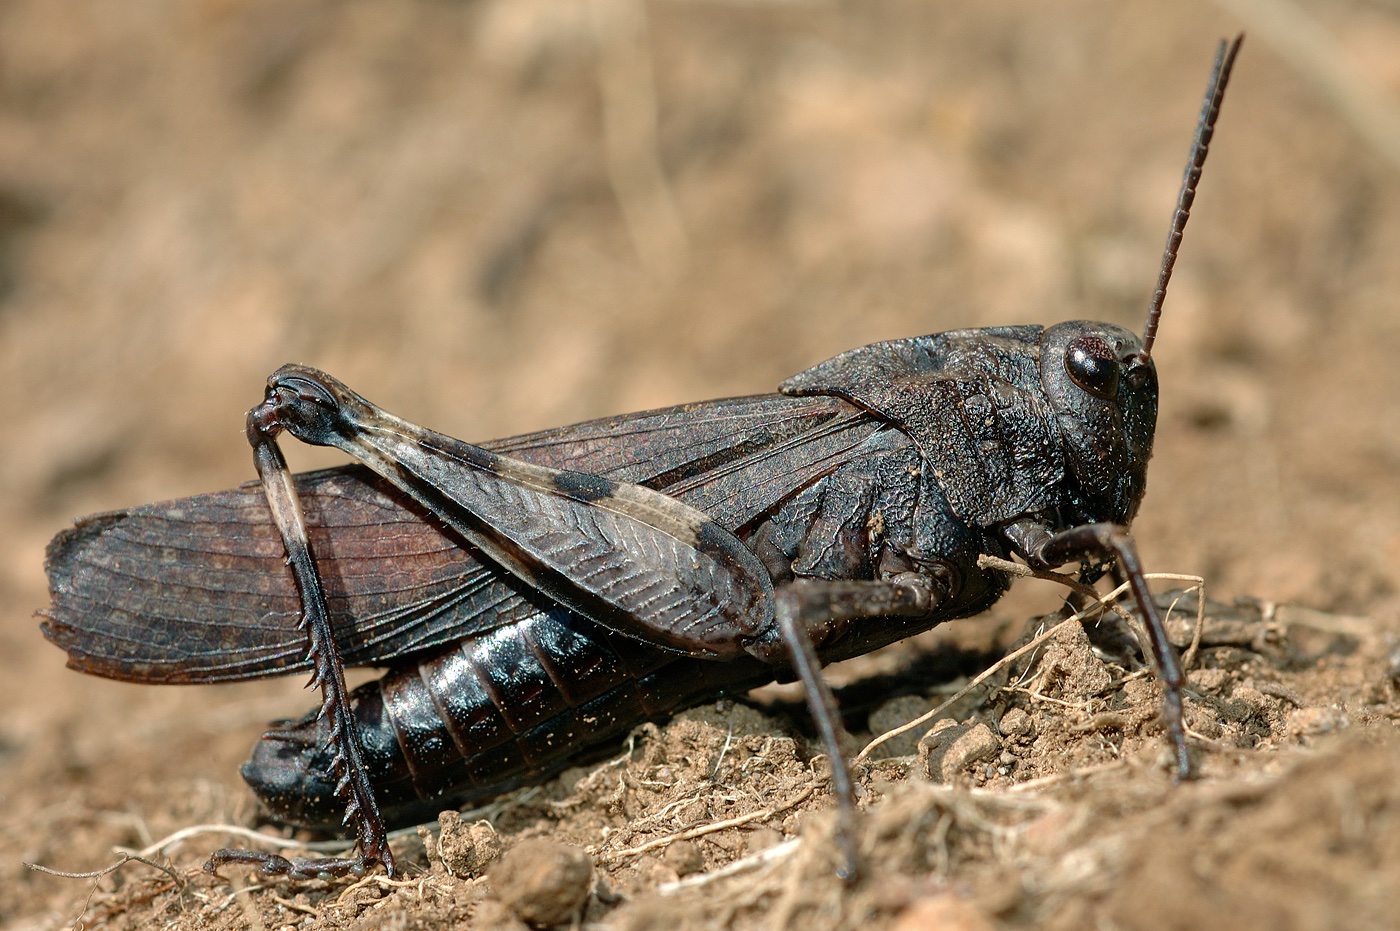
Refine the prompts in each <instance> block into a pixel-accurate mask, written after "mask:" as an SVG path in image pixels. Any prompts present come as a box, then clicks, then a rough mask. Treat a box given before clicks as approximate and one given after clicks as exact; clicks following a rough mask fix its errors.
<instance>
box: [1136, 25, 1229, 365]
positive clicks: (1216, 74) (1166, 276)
mask: <svg viewBox="0 0 1400 931" xmlns="http://www.w3.org/2000/svg"><path fill="white" fill-rule="evenodd" d="M1243 42H1244V33H1240V34H1239V35H1237V36H1235V41H1233V42H1231V43H1230V44H1229V46H1228V47H1227V46H1226V44H1225V40H1224V39H1221V40H1220V50H1219V51H1217V52H1216V53H1215V69H1214V70H1213V71H1212V72H1211V75H1210V85H1209V86H1208V87H1207V88H1206V99H1205V103H1203V104H1202V105H1201V118H1200V119H1199V120H1198V121H1197V122H1196V138H1195V140H1194V141H1193V142H1192V143H1191V154H1190V155H1189V156H1188V157H1187V159H1186V175H1185V176H1184V177H1183V178H1182V179H1181V195H1180V196H1179V197H1178V198H1177V201H1176V213H1175V214H1174V215H1173V216H1172V228H1171V232H1170V233H1168V234H1167V248H1166V251H1164V252H1163V253H1162V270H1161V271H1160V272H1159V273H1158V274H1157V290H1156V292H1155V293H1154V294H1153V295H1152V305H1151V306H1150V307H1149V308H1148V310H1147V323H1146V324H1145V325H1144V326H1143V328H1142V352H1141V353H1139V354H1138V358H1139V359H1141V360H1142V361H1143V362H1146V361H1147V360H1148V358H1149V357H1151V355H1152V343H1153V341H1155V340H1156V339H1157V322H1158V321H1159V320H1160V319H1161V318H1162V301H1163V300H1164V299H1165V298H1166V296H1167V282H1168V281H1171V278H1172V269H1173V268H1174V267H1175V266H1176V253H1177V250H1178V249H1180V248H1181V234H1182V231H1183V230H1185V229H1186V221H1187V220H1189V219H1190V218H1191V204H1192V203H1193V202H1194V201H1195V200H1196V185H1197V184H1198V183H1199V182H1200V180H1201V167H1202V166H1203V165H1205V163H1206V155H1207V153H1209V152H1210V138H1211V136H1213V135H1214V134H1215V121H1216V119H1217V118H1218V117H1219V116H1220V101H1222V100H1223V99H1224V98H1225V85H1227V84H1229V83H1230V71H1231V69H1233V68H1234V67H1235V56H1236V55H1238V54H1239V52H1240V45H1241V44H1242V43H1243Z"/></svg>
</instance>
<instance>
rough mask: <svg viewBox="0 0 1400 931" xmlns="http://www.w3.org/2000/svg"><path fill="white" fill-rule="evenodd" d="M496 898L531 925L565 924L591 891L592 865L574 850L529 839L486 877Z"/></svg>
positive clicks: (508, 854) (497, 864) (544, 841)
mask: <svg viewBox="0 0 1400 931" xmlns="http://www.w3.org/2000/svg"><path fill="white" fill-rule="evenodd" d="M487 880H488V882H489V883H490V884H491V890H492V891H493V892H494V893H495V894H496V897H497V898H498V899H500V900H501V902H502V903H504V904H505V906H506V907H507V908H509V909H510V910H511V911H512V912H514V913H515V914H517V915H519V916H520V917H521V918H522V919H524V920H525V921H527V922H529V923H530V924H532V925H536V926H539V927H551V926H553V925H559V924H564V923H565V922H567V921H569V920H571V919H572V918H573V917H574V916H575V915H577V914H578V911H579V909H580V908H581V907H582V906H583V903H584V902H585V901H587V899H588V893H589V891H590V890H591V889H592V887H593V862H592V861H591V860H589V858H588V854H586V853H584V852H583V851H582V850H580V849H578V848H577V847H572V846H570V845H568V844H561V843H559V842H558V841H553V840H548V839H546V838H539V837H537V838H531V839H529V840H524V841H521V842H520V843H519V844H517V845H515V846H514V847H512V848H511V849H510V850H508V851H506V853H505V856H503V857H501V859H500V860H499V861H497V862H496V864H495V865H493V866H492V867H491V870H490V873H489V874H488V877H487Z"/></svg>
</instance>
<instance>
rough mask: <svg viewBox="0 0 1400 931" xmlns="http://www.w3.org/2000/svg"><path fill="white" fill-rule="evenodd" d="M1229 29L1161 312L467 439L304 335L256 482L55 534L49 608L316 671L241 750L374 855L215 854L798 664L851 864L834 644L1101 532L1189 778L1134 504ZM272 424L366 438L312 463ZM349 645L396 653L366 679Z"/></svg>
mask: <svg viewBox="0 0 1400 931" xmlns="http://www.w3.org/2000/svg"><path fill="white" fill-rule="evenodd" d="M1239 45H1240V39H1238V38H1237V39H1236V40H1235V42H1234V43H1233V44H1232V45H1230V47H1229V48H1228V49H1227V48H1226V47H1225V45H1224V43H1222V45H1221V50H1220V54H1219V55H1218V57H1217V60H1216V65H1215V71H1214V74H1213V76H1212V79H1211V83H1210V87H1209V89H1208V91H1207V94H1206V100H1205V105H1204V108H1203V111H1202V114H1201V120H1200V123H1199V125H1198V127H1197V132H1196V139H1195V143H1194V145H1193V147H1192V150H1191V156H1190V160H1189V162H1188V166H1187V171H1186V177H1185V180H1184V182H1183V185H1182V191H1181V197H1180V201H1179V203H1178V208H1177V212H1176V216H1175V217H1174V219H1173V223H1172V227H1171V233H1170V235H1169V237H1168V243H1167V250H1166V255H1165V258H1164V261H1163V267H1162V272H1161V276H1160V278H1159V282H1158V288H1157V291H1156V295H1155V297H1154V300H1153V302H1152V307H1151V310H1150V312H1149V315H1148V320H1147V325H1146V327H1145V329H1144V333H1143V335H1142V337H1141V339H1139V338H1138V337H1137V336H1135V335H1134V334H1132V333H1130V332H1128V331H1127V330H1124V329H1122V328H1120V327H1117V326H1114V325H1111V324H1106V323H1090V322H1083V321H1075V322H1069V323H1062V324H1058V325H1056V326H1052V327H1048V328H1042V327H1039V326H1013V327H997V328H992V329H978V330H955V331H951V332H947V333H940V334H936V335H932V336H924V337H916V338H912V339H904V340H896V341H892V342H886V343H877V344H874V345H871V346H865V347H863V348H860V349H855V350H852V351H850V352H847V353H844V354H842V355H840V356H837V357H836V358H834V359H831V360H829V361H827V362H824V363H822V364H820V365H818V366H816V367H814V368H811V369H809V370H807V371H806V372H803V373H802V374H800V375H797V376H795V377H794V378H791V379H789V380H788V381H787V382H785V383H784V384H783V385H782V386H781V388H780V389H779V390H780V393H778V394H772V395H762V396H757V397H747V398H731V399H727V400H720V401H712V402H706V403H701V404H692V405H685V406H682V407H676V408H671V409H667V410H661V411H652V412H648V413H640V414H629V415H624V416H620V417H612V418H608V419H604V420H597V421H592V422H589V423H583V424H577V425H574V426H570V427H563V428H560V429H556V430H549V431H544V432H541V433H535V434H530V435H528V436H521V437H516V438H513V439H507V440H499V441H494V442H490V443H486V444H482V445H479V446H476V445H470V444H467V443H464V442H462V441H460V440H455V439H453V438H451V437H447V436H444V435H442V434H437V433H433V432H431V431H429V430H426V429H424V428H422V427H418V426H415V425H414V424H411V423H408V422H406V421H403V420H400V419H399V418H396V417H394V416H392V415H390V414H387V413H385V412H384V411H382V410H380V409H378V408H376V407H374V406H373V405H371V404H370V403H369V402H367V401H365V400H364V399H363V398H361V397H360V396H358V395H357V394H355V393H354V392H352V391H350V390H349V389H348V388H346V387H345V386H344V385H342V384H340V383H339V382H338V381H336V380H335V379H333V378H331V377H329V376H327V375H324V374H322V373H320V372H317V371H315V370H313V369H309V368H305V367H301V366H286V367H284V368H282V369H280V370H278V371H277V372H276V373H274V374H273V375H272V377H271V378H270V379H269V382H268V388H267V394H266V398H265V400H264V401H263V402H262V404H260V405H258V406H257V407H256V408H254V409H253V410H252V411H251V412H250V413H249V417H248V434H249V439H250V441H251V442H252V444H253V447H254V451H255V460H256V462H257V466H258V471H259V474H260V476H261V478H262V483H261V486H260V487H259V486H248V487H244V488H239V489H234V490H231V491H224V492H219V493H215V494H211V495H204V496H200V497H195V498H188V499H184V500H180V501H173V502H167V503H163V504H154V505H148V506H146V507H141V508H136V509H133V510H129V511H119V512H114V513H109V514H100V515H96V516H93V517H88V518H85V519H83V520H81V521H79V522H78V523H77V524H76V526H75V527H73V528H72V529H70V530H67V531H65V532H63V533H60V534H59V535H58V536H57V537H56V538H55V539H54V541H53V543H52V544H51V545H50V547H49V552H48V572H49V577H50V585H51V594H52V601H53V605H52V607H51V608H50V609H49V610H48V611H46V612H44V617H45V620H44V622H43V624H42V627H43V632H44V634H45V636H47V637H48V638H49V639H50V640H51V641H53V642H54V643H55V644H57V645H58V646H60V647H62V648H63V649H65V650H66V651H67V652H68V654H69V665H70V666H72V667H73V668H75V669H78V670H81V671H83V672H89V673H94V674H97V675H103V676H109V677H112V678H117V679H126V680H133V681H140V682H170V683H190V682H216V681H223V680H230V679H243V678H255V677H259V676H269V675H280V674H284V673H289V672H294V671H298V670H303V669H311V670H313V676H314V681H315V682H316V683H317V684H318V685H319V686H320V688H321V690H322V705H321V707H320V708H319V709H317V710H316V711H313V712H312V713H311V714H309V715H307V717H305V718H303V719H302V720H300V721H296V722H291V723H287V722H283V723H282V726H279V727H277V728H276V729H274V730H272V731H271V732H269V733H268V734H266V735H264V737H263V739H262V740H261V741H260V743H259V744H258V746H257V747H256V749H255V750H254V752H253V757H252V759H251V760H250V761H249V762H248V763H247V764H246V765H245V766H244V768H243V775H244V778H245V779H247V781H248V782H249V783H250V784H251V785H252V787H253V789H254V790H255V792H256V793H257V794H258V796H259V797H260V798H261V799H262V801H263V802H264V803H265V805H266V807H267V808H268V810H269V811H270V812H271V813H272V814H273V815H274V816H276V817H277V818H279V819H282V820H284V821H288V822H292V823H297V824H303V825H310V826H333V825H335V824H336V823H337V822H343V824H344V825H346V826H348V827H350V828H351V829H352V830H353V831H354V832H355V835H356V838H357V841H358V856H356V857H353V858H348V859H336V860H295V861H289V860H285V859H283V858H280V857H273V856H268V855H262V854H252V853H248V852H245V851H221V852H220V853H219V854H216V856H215V861H214V862H227V861H242V862H254V863H257V864H259V865H261V866H262V867H263V868H264V869H266V870H267V871H269V872H282V873H290V874H293V875H314V874H317V873H322V872H345V871H349V870H352V869H361V868H363V867H364V866H365V865H367V864H368V863H372V862H375V861H379V862H382V863H384V865H385V866H386V867H387V868H388V870H389V871H390V872H391V873H392V872H393V870H394V864H393V859H392V856H391V853H390V850H389V847H388V845H387V843H386V842H385V831H386V828H387V826H391V825H397V824H404V823H414V822H416V821H419V820H423V819H425V818H429V817H431V816H432V815H433V814H435V813H436V812H438V811H439V810H441V809H442V808H443V807H446V806H447V805H449V804H457V803H460V802H464V801H467V800H471V799H475V798H480V797H485V796H490V795H495V794H498V793H500V792H502V791H504V790H506V789H508V788H511V787H513V786H515V785H517V784H520V783H521V782H524V781H527V780H536V779H540V778H542V777H544V776H546V775H549V774H551V773H554V772H557V771H559V770H560V769H562V768H563V767H565V766H566V765H569V764H571V763H572V762H574V761H576V760H577V759H578V758H579V756H580V755H581V754H587V753H589V752H597V749H598V748H599V747H601V746H607V745H611V744H615V742H616V741H617V739H618V738H619V737H620V735H622V734H624V733H626V732H627V731H628V730H629V729H631V728H632V727H634V726H635V725H636V724H637V723H640V722H642V721H644V720H648V719H653V718H657V717H662V716H665V715H668V714H671V713H673V712H675V711H677V710H680V709H682V708H684V707H686V706H688V705H691V704H695V703H699V702H702V701H704V700H707V699H709V698H712V697H714V696H715V695H717V694H720V693H722V692H725V691H730V692H732V691H740V690H744V689H747V688H750V687H752V686H755V685H758V684H761V683H763V682H766V681H769V680H771V679H773V678H774V677H775V676H781V675H785V674H788V673H789V672H795V673H796V675H797V677H798V678H800V679H801V681H802V682H803V684H804V686H805V688H806V692H807V695H808V703H809V705H810V707H811V709H812V712H813V717H814V719H815V721H816V723H817V725H818V730H819V732H820V734H821V736H822V739H823V742H824V745H825V748H826V750H827V752H828V753H830V755H831V757H832V760H833V764H834V765H833V782H834V788H835V791H836V793H837V796H838V799H839V800H840V801H841V804H842V810H843V825H844V828H843V831H842V833H841V835H840V836H841V839H842V843H843V845H844V847H845V851H844V852H845V857H846V867H845V869H846V871H847V872H848V873H853V872H854V869H855V862H854V852H853V844H852V841H851V838H852V836H853V834H852V828H851V824H852V819H853V801H852V793H851V788H850V784H849V779H848V776H847V773H846V768H845V766H844V765H843V763H842V760H841V757H840V754H839V747H838V745H837V742H836V734H835V727H836V725H835V711H834V705H833V701H832V698H831V694H830V691H829V689H828V688H827V687H826V686H825V684H824V683H823V681H822V679H821V676H820V674H819V667H820V664H822V663H826V662H830V661H833V660H837V659H841V658H845V657H849V656H854V655H857V654H860V653H864V652H867V651H869V650H873V649H875V648H877V647H879V646H882V645H885V644H888V643H892V642H894V641H896V640H899V639H902V638H904V637H907V636H910V635H912V634H914V633H917V632H919V631H922V630H926V629H928V628H929V627H932V626H934V625H935V624H938V623H940V622H942V621H945V620H949V619H952V618H959V617H966V616H969V615H973V614H977V613H979V612H981V611H983V610H985V609H986V608H987V607H989V606H990V605H991V604H992V603H993V602H995V601H996V600H997V599H998V598H999V597H1000V596H1001V595H1002V593H1003V592H1005V590H1006V589H1007V587H1008V585H1009V584H1010V579H1009V578H1008V577H1007V576H1006V575H1005V574H1004V573H1002V572H999V571H996V570H992V569H984V568H979V566H978V556H979V555H981V554H992V555H996V556H1002V557H1006V556H1010V555H1012V554H1015V555H1018V556H1020V557H1022V558H1024V559H1025V560H1026V561H1028V562H1029V563H1031V564H1032V565H1036V566H1044V567H1051V566H1061V565H1065V564H1068V563H1075V562H1081V563H1085V564H1092V563H1095V562H1097V561H1103V560H1106V561H1109V562H1111V563H1112V565H1113V569H1114V571H1115V573H1116V574H1117V575H1118V576H1119V577H1121V578H1123V579H1126V580H1127V581H1128V582H1129V583H1131V587H1132V591H1133V595H1134V598H1135V600H1136V603H1137V607H1138V609H1139V611H1140V612H1141V613H1142V615H1143V618H1144V620H1145V622H1146V627H1147V630H1148V632H1149V634H1150V641H1151V642H1150V646H1151V652H1152V654H1153V657H1154V659H1155V661H1156V665H1157V669H1158V672H1159V675H1160V677H1161V680H1162V683H1163V693H1164V714H1163V717H1164V720H1165V724H1166V730H1167V735H1168V739H1169V740H1170V741H1171V744H1172V747H1173V749H1174V752H1175V759H1176V768H1177V772H1178V774H1179V775H1180V776H1181V777H1186V776H1188V775H1189V774H1190V770H1191V761H1190V757H1189V755H1188V752H1187V745H1186V739H1185V733H1184V729H1183V725H1182V709H1181V688H1182V674H1181V670H1180V667H1179V665H1178V662H1177V658H1176V656H1175V654H1174V652H1173V650H1172V648H1171V646H1170V645H1169V643H1168V642H1167V638H1166V634H1165V631H1164V629H1163V626H1162V621H1161V618H1160V616H1159V615H1158V612H1157V610H1156V609H1155V607H1154V606H1153V604H1152V601H1151V599H1150V596H1149V593H1148V590H1147V587H1146V583H1145V581H1144V579H1143V572H1142V568H1141V566H1140V565H1139V561H1138V558H1137V554H1136V551H1135V549H1134V546H1133V543H1132V540H1131V538H1130V537H1129V536H1128V533H1127V527H1128V526H1129V525H1130V523H1131V522H1132V519H1133V516H1134V515H1135V513H1136V512H1137V509H1138V505H1139V503H1140V502H1141V500H1142V496H1143V493H1144V490H1145V487H1146V473H1147V461H1148V458H1149V456H1150V454H1151V451H1152V440H1153V433H1154V429H1155V425H1156V417H1157V378H1156V372H1155V369H1154V366H1153V362H1152V359H1151V349H1152V342H1153V339H1154V335H1155V330H1156V326H1157V320H1158V317H1159V315H1160V309H1161V302H1162V298H1163V295H1164V293H1165V287H1166V283H1167V280H1168V279H1169V277H1170V274H1171V269H1172V265H1173V263H1174V261H1175V257H1176V252H1177V247H1178V245H1179V243H1180V239H1181V231H1182V229H1183V227H1184V226H1185V223H1186V219H1187V216H1188V215H1189V212H1190V206H1191V203H1192V200H1193V198H1194V195H1195V189H1196V183H1197V181H1198V179H1199V177H1200V170H1201V166H1202V165H1203V163H1204V161H1205V157H1206V153H1207V149H1208V146H1209V142H1210V138H1211V135H1212V131H1213V127H1214V123H1215V119H1216V116H1217V114H1218V112H1219V107H1220V102H1221V98H1222V96H1223V93H1224V90H1225V85H1226V82H1227V81H1228V79H1229V73H1230V69H1231V67H1232V65H1233V62H1234V58H1235V55H1236V53H1237V52H1238V50H1239ZM282 430H286V431H288V432H289V433H291V434H292V435H293V436H296V437H297V438H299V439H301V440H303V441H305V442H308V443H313V444H318V445H329V446H336V447H339V448H341V449H343V450H345V451H346V452H348V453H349V454H350V455H351V456H352V457H354V458H355V459H356V460H358V461H359V462H360V463H361V465H355V466H348V467H343V468H338V469H331V470H327V471H321V472H313V473H309V474H305V475H297V476H292V475H290V474H289V473H288V471H287V469H286V466H285V463H284V461H283V460H282V457H281V453H280V452H279V450H278V449H277V446H276V445H275V442H274V438H275V437H276V435H277V434H278V433H279V432H281V431H282ZM288 566H290V571H288ZM1091 571H1092V570H1091V569H1086V572H1091ZM345 665H387V666H388V667H389V671H388V673H387V674H386V675H385V676H384V677H383V678H382V679H380V680H378V681H375V682H371V683H368V684H366V685H364V686H362V687H360V688H359V689H357V690H356V691H355V692H354V693H351V694H347V691H346V686H345V682H344V676H343V671H342V670H343V667H344V666H345Z"/></svg>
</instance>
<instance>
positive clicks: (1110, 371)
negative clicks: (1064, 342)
mask: <svg viewBox="0 0 1400 931" xmlns="http://www.w3.org/2000/svg"><path fill="white" fill-rule="evenodd" d="M1065 372H1067V373H1068V374H1069V377H1070V380H1071V381H1073V382H1074V383H1075V384H1076V385H1078V386H1079V387H1081V388H1083V389H1084V390H1085V391H1087V392H1089V393H1090V394H1092V395H1093V396H1094V397H1096V398H1103V399H1104V400H1105V401H1112V400H1113V399H1114V398H1116V397H1117V396H1118V379H1119V375H1120V366H1119V365H1118V357H1117V356H1115V355H1114V353H1113V347H1111V346H1109V345H1108V343H1106V342H1104V340H1103V338H1102V337H1099V336H1081V337H1079V338H1078V339H1076V340H1074V341H1073V342H1071V343H1070V344H1069V347H1068V348H1067V349H1066V350H1065Z"/></svg>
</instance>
